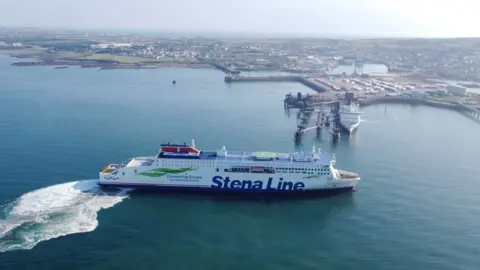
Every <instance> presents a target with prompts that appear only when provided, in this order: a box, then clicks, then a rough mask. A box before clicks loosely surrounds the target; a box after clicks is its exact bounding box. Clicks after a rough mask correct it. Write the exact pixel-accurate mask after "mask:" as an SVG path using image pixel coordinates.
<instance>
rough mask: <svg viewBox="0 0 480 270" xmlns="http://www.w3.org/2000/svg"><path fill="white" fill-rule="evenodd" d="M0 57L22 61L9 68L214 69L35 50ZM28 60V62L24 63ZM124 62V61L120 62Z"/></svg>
mask: <svg viewBox="0 0 480 270" xmlns="http://www.w3.org/2000/svg"><path fill="white" fill-rule="evenodd" d="M0 55H8V56H9V57H12V58H15V59H18V60H21V59H23V61H16V62H13V63H11V64H10V65H11V66H19V67H26V66H51V67H62V68H68V67H81V68H99V69H101V70H112V69H157V68H193V69H203V68H211V69H216V68H215V67H214V66H212V65H211V64H210V63H203V62H193V61H159V60H156V59H149V58H145V59H143V58H140V57H135V58H134V57H123V58H122V56H113V55H112V57H116V58H119V59H120V60H115V59H114V60H111V59H100V58H99V59H85V58H81V57H84V55H80V54H75V53H49V52H45V51H35V50H21V49H19V50H2V49H0ZM26 59H29V60H30V61H25V60H26ZM122 60H126V61H122Z"/></svg>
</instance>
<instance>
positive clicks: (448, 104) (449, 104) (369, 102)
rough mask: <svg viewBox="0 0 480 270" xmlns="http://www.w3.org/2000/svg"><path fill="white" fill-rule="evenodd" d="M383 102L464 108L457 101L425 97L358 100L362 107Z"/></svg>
mask: <svg viewBox="0 0 480 270" xmlns="http://www.w3.org/2000/svg"><path fill="white" fill-rule="evenodd" d="M383 103H402V104H410V105H427V106H433V107H438V108H445V109H454V110H464V109H463V108H462V107H461V106H459V104H458V103H456V102H443V101H435V100H428V99H424V98H410V97H379V98H371V99H360V100H359V101H358V104H359V105H360V106H361V107H366V106H370V105H375V104H383Z"/></svg>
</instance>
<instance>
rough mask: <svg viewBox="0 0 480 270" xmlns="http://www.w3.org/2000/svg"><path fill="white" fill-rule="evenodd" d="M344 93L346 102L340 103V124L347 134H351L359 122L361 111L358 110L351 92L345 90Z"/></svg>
mask: <svg viewBox="0 0 480 270" xmlns="http://www.w3.org/2000/svg"><path fill="white" fill-rule="evenodd" d="M345 95H346V102H345V104H342V106H341V107H340V111H339V114H340V125H341V126H342V128H343V129H344V130H345V131H347V133H348V134H352V133H353V132H355V131H356V129H357V127H358V125H359V124H360V122H361V119H360V117H361V115H362V114H363V112H362V111H360V110H359V106H358V104H357V103H356V102H355V101H354V96H353V93H348V92H347V93H345Z"/></svg>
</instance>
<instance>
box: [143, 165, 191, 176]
mask: <svg viewBox="0 0 480 270" xmlns="http://www.w3.org/2000/svg"><path fill="white" fill-rule="evenodd" d="M196 169H197V168H192V167H190V168H183V169H168V168H157V169H153V170H150V171H146V172H141V173H137V175H143V176H148V177H162V176H165V175H167V174H180V173H186V172H191V171H195V170H196Z"/></svg>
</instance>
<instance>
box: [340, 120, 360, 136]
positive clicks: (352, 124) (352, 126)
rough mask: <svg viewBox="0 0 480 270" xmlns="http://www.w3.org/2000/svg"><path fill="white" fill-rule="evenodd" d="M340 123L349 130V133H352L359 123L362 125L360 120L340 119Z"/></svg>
mask: <svg viewBox="0 0 480 270" xmlns="http://www.w3.org/2000/svg"><path fill="white" fill-rule="evenodd" d="M340 125H342V128H343V129H344V130H345V131H347V133H348V134H352V133H353V132H355V131H356V130H357V127H358V125H360V121H358V122H351V121H340Z"/></svg>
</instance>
